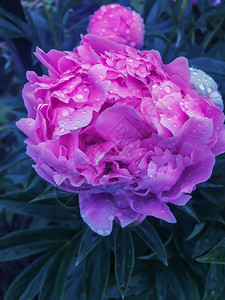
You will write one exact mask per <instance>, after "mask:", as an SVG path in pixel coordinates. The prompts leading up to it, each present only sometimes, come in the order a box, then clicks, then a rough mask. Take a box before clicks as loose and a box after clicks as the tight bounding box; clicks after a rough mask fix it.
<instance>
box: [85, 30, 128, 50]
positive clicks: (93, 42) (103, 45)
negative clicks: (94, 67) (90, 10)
mask: <svg viewBox="0 0 225 300" xmlns="http://www.w3.org/2000/svg"><path fill="white" fill-rule="evenodd" d="M82 42H83V43H87V44H89V45H90V46H91V48H92V49H93V50H94V51H95V52H96V53H97V54H103V53H104V52H105V51H115V52H119V51H121V50H123V49H126V46H125V45H122V44H117V43H114V42H111V41H109V40H107V39H104V38H101V37H99V36H97V35H94V34H90V33H89V34H86V35H85V36H82Z"/></svg>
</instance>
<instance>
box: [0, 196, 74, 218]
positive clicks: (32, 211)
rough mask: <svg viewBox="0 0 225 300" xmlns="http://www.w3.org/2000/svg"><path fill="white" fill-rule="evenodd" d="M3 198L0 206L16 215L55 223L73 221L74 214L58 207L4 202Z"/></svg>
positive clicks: (0, 200)
mask: <svg viewBox="0 0 225 300" xmlns="http://www.w3.org/2000/svg"><path fill="white" fill-rule="evenodd" d="M3 196H4V195H2V196H0V202H1V205H2V206H4V207H5V208H7V209H9V210H11V211H14V212H16V213H19V214H22V215H28V216H34V217H42V218H46V219H49V220H52V221H55V222H63V223H70V222H74V221H75V214H74V212H73V211H72V210H69V209H66V208H64V207H61V206H59V205H47V204H37V203H34V204H33V203H26V202H25V203H24V202H23V201H22V200H21V201H11V200H5V199H4V198H3ZM1 197H2V198H1ZM21 199H22V197H21Z"/></svg>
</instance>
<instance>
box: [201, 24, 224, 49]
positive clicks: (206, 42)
mask: <svg viewBox="0 0 225 300" xmlns="http://www.w3.org/2000/svg"><path fill="white" fill-rule="evenodd" d="M223 21H224V19H222V20H220V22H219V23H218V24H217V25H216V27H215V28H214V29H213V31H212V32H211V33H210V34H209V36H208V38H207V40H206V41H205V42H204V44H203V49H202V52H204V51H205V49H206V48H207V47H208V45H209V43H210V42H211V41H212V39H213V38H214V36H215V34H216V33H217V31H218V30H219V28H220V27H221V26H222V24H223Z"/></svg>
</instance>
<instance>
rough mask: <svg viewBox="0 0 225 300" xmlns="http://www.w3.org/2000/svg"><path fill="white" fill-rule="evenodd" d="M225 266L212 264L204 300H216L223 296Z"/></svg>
mask: <svg viewBox="0 0 225 300" xmlns="http://www.w3.org/2000/svg"><path fill="white" fill-rule="evenodd" d="M224 278H225V266H221V265H216V264H212V265H211V266H210V269H209V272H208V275H207V278H206V284H205V295H204V298H203V300H214V299H217V297H218V296H219V295H220V294H221V292H222V291H223V289H224V287H225V280H224Z"/></svg>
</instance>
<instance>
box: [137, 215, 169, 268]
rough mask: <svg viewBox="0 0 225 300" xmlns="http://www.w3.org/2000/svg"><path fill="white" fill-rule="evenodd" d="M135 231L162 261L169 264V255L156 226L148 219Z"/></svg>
mask: <svg viewBox="0 0 225 300" xmlns="http://www.w3.org/2000/svg"><path fill="white" fill-rule="evenodd" d="M135 231H136V232H137V234H138V235H139V236H140V238H141V239H142V240H143V241H144V242H145V244H146V245H147V246H148V247H149V248H151V249H152V250H153V251H154V253H155V254H156V255H157V256H158V257H159V258H160V259H161V260H162V262H163V263H164V264H165V265H166V266H167V255H166V249H165V247H164V245H163V242H162V241H161V239H160V237H159V235H158V233H157V231H156V230H155V229H154V227H153V226H152V225H151V224H150V223H149V222H148V220H146V221H145V222H143V223H142V224H140V225H138V226H137V227H136V228H135Z"/></svg>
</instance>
